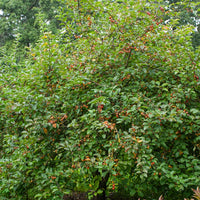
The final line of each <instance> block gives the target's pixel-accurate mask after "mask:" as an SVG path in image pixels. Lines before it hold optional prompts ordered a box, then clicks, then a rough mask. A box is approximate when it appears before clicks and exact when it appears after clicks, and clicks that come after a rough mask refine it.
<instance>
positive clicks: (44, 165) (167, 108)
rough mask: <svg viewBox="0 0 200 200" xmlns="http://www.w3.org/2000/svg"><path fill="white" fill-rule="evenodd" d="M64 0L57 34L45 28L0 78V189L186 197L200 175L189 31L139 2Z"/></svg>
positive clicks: (16, 193) (30, 194)
mask: <svg viewBox="0 0 200 200" xmlns="http://www.w3.org/2000/svg"><path fill="white" fill-rule="evenodd" d="M67 2H68V4H67V6H68V8H70V9H69V12H68V13H62V12H61V13H60V16H58V17H59V19H60V20H61V21H63V30H62V32H61V33H60V35H53V34H51V33H44V35H43V36H41V39H40V40H39V41H38V44H37V45H36V47H34V48H33V47H32V48H30V56H29V58H27V60H26V62H25V63H26V67H25V68H23V69H20V70H19V71H18V72H16V74H15V75H14V76H12V77H11V78H10V80H9V81H10V85H7V84H5V82H4V80H5V78H7V77H8V74H3V76H2V79H1V85H2V86H1V100H2V102H3V104H2V106H1V111H0V112H1V133H2V142H1V159H0V166H1V168H0V169H1V171H0V172H1V173H0V175H1V180H2V184H1V185H0V196H1V197H2V198H5V199H6V198H7V199H20V200H21V199H48V200H50V199H62V198H63V196H64V195H65V194H69V193H71V192H72V191H79V192H87V193H88V198H92V197H93V196H97V198H99V199H102V198H104V199H105V196H106V195H108V193H111V192H120V193H122V194H128V195H129V196H132V197H135V198H146V199H151V200H152V199H158V197H159V196H160V195H161V194H163V195H164V196H165V197H166V198H167V199H172V200H173V199H177V198H183V197H188V196H190V195H191V193H190V188H191V187H196V186H197V185H199V183H200V182H199V178H198V177H199V174H200V167H199V163H200V161H199V149H200V146H199V139H200V133H199V130H200V129H199V127H200V110H199V108H200V106H199V89H200V88H199V75H200V74H199V50H198V49H197V50H196V51H193V49H192V45H191V41H190V32H191V31H192V27H188V26H184V27H181V28H177V29H175V30H173V27H174V26H175V25H174V24H175V22H174V21H171V22H169V23H168V24H165V23H164V22H163V21H162V18H163V15H170V13H168V12H165V11H163V9H161V7H160V5H158V4H155V5H154V4H151V5H150V4H149V3H146V1H144V2H142V3H141V2H138V1H123V2H122V3H120V2H111V1H109V3H108V2H100V1H95V2H94V1H78V2H77V1H67ZM172 14H173V13H172ZM68 19H70V21H69V20H68ZM175 192H176V193H177V196H176V197H174V194H175Z"/></svg>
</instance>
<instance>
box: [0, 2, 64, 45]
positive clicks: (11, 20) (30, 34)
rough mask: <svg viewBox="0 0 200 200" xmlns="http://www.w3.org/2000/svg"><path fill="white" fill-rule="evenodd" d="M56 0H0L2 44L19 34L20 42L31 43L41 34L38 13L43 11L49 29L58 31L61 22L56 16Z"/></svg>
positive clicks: (9, 41) (23, 43) (57, 3)
mask: <svg viewBox="0 0 200 200" xmlns="http://www.w3.org/2000/svg"><path fill="white" fill-rule="evenodd" d="M61 5H62V4H60V3H59V2H58V1H56V0H40V1H39V0H34V1H32V0H26V1H23V0H18V1H15V0H10V1H9V2H8V1H7V0H1V1H0V10H1V11H2V12H1V14H0V24H1V25H0V38H1V39H0V46H2V45H5V44H7V43H8V44H11V43H12V42H13V39H15V37H16V35H17V34H21V35H22V36H21V39H20V44H21V45H22V46H27V45H30V43H33V42H35V41H36V40H37V39H38V37H39V34H40V28H39V24H38V23H37V14H38V13H40V12H41V13H43V15H44V21H45V23H48V24H49V26H48V28H49V30H51V31H54V32H56V30H57V28H58V27H59V22H58V20H57V19H56V18H55V16H56V15H57V10H58V7H59V6H61Z"/></svg>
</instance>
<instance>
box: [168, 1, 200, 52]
mask: <svg viewBox="0 0 200 200" xmlns="http://www.w3.org/2000/svg"><path fill="white" fill-rule="evenodd" d="M164 2H165V4H166V6H167V7H166V9H167V10H168V9H169V10H173V12H174V14H175V16H176V18H177V19H178V21H177V26H182V25H188V24H191V25H193V26H194V27H195V31H194V32H193V34H192V45H193V47H194V48H196V47H198V46H200V2H199V0H192V1H188V0H169V1H164Z"/></svg>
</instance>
